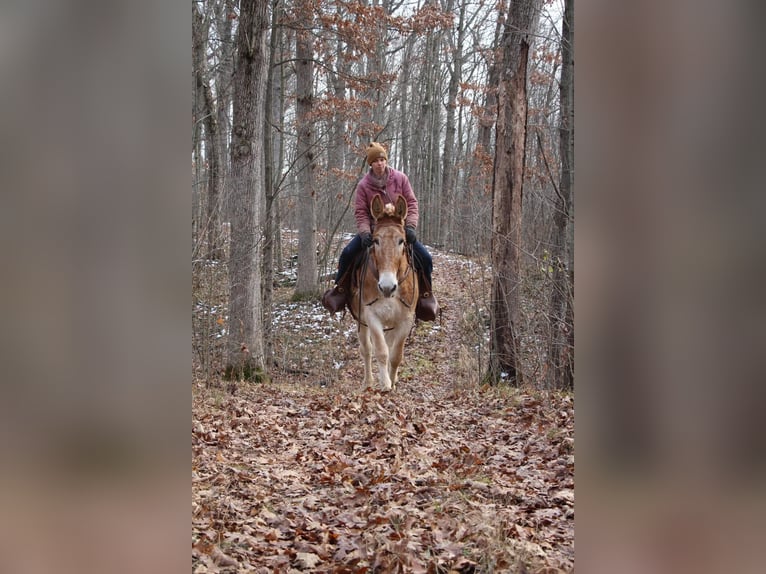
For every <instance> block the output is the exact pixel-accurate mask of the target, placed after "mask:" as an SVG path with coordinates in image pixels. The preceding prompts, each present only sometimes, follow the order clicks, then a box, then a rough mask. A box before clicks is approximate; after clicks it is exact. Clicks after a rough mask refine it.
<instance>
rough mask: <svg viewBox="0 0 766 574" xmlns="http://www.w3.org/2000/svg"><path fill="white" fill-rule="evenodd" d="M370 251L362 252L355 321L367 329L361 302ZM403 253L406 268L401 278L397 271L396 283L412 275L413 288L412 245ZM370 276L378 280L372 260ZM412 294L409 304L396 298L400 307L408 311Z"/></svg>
mask: <svg viewBox="0 0 766 574" xmlns="http://www.w3.org/2000/svg"><path fill="white" fill-rule="evenodd" d="M394 225H396V224H394ZM400 227H401V226H400ZM370 249H371V247H368V248H367V249H366V250H365V252H364V259H363V260H362V266H361V271H360V274H359V279H360V280H359V306H358V309H357V321H358V322H359V324H361V325H364V326H365V327H368V326H369V325H367V323H365V322H363V321H362V300H363V299H364V277H365V275H367V267H368V265H369V264H370V259H371V258H370ZM404 252H405V254H406V257H407V267H406V269H405V270H404V274H402V276H401V277H400V276H399V271H398V270H397V273H396V280H397V282H398V283H399V284H402V283H403V282H404V280H405V279H407V277H408V276H409V275H410V274H412V280H413V286H414V281H416V280H417V278H416V277H415V274H414V273H413V272H412V271H413V269H414V258H413V257H414V256H413V251H412V245H410V244H407V246H406V247H405V250H404ZM372 276H373V277H374V278H375V279H376V280H377V279H379V278H380V274H379V272H378V266H377V265H375V261H374V260H373V261H372ZM399 292H401V289H400V290H399ZM414 293H415V292H414V290H413V297H412V301H410V302H409V303H408V302H407V301H405V300H404V299H403V298H402V296H401V295H399V296H397V299H398V300H399V301H400V302H401V303H402V305H404V306H405V307H407V308H408V309H410V308H412V304H413V303H415V296H414ZM379 299H380V297H375V298H374V299H373V300H372V301H370V302H369V303H365V304H364V306H365V307H369V306H370V305H372V304H374V303H375V302H376V301H378V300H379ZM391 329H393V327H389V328H387V329H383V331H390V330H391Z"/></svg>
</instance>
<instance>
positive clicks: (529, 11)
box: [488, 0, 537, 386]
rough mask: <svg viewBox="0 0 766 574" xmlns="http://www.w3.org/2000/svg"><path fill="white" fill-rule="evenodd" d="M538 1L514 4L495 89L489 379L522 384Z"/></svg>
mask: <svg viewBox="0 0 766 574" xmlns="http://www.w3.org/2000/svg"><path fill="white" fill-rule="evenodd" d="M536 14H537V2H536V0H524V1H521V2H512V3H511V7H510V12H509V17H508V20H507V21H506V24H505V32H504V35H503V41H502V49H503V61H502V69H501V74H500V85H499V88H498V119H497V138H496V139H497V142H496V153H495V167H494V180H493V186H492V201H493V202H492V268H493V280H492V294H491V305H492V312H491V320H490V324H491V333H490V365H489V373H488V376H489V379H490V380H491V381H492V382H497V381H505V382H508V383H510V384H513V385H516V386H520V385H522V384H523V382H524V381H523V379H524V373H523V369H522V366H521V361H520V358H521V357H520V352H519V351H520V347H521V345H520V343H521V332H520V326H521V321H520V317H521V314H520V310H521V284H520V261H521V247H522V245H521V238H522V233H521V231H522V189H523V184H524V162H525V157H526V153H525V151H526V140H527V60H528V55H529V45H530V42H529V39H528V35H529V31H530V29H531V28H532V26H533V24H534V22H535V20H536V17H535V16H536Z"/></svg>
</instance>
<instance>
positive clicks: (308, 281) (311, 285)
mask: <svg viewBox="0 0 766 574" xmlns="http://www.w3.org/2000/svg"><path fill="white" fill-rule="evenodd" d="M312 10H313V9H312V5H311V3H310V2H301V3H299V4H298V5H297V6H296V12H297V20H298V30H297V34H296V45H295V54H296V60H297V62H296V65H297V68H298V71H297V86H296V88H297V94H296V95H297V109H296V122H297V132H298V143H297V152H296V153H297V169H298V280H297V283H296V285H295V294H296V295H298V296H306V295H309V296H311V295H314V294H316V292H317V291H318V289H319V287H318V282H317V254H316V248H317V237H316V235H317V230H316V226H317V224H316V219H317V218H316V204H317V197H316V186H315V181H316V162H315V161H314V154H315V153H316V150H315V149H314V118H313V110H314V89H313V84H314V60H313V57H314V51H313V47H312V41H311V26H312V20H313V11H312Z"/></svg>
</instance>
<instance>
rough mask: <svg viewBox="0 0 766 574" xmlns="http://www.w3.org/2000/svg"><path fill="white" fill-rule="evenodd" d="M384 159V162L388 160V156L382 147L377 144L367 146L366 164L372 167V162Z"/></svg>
mask: <svg viewBox="0 0 766 574" xmlns="http://www.w3.org/2000/svg"><path fill="white" fill-rule="evenodd" d="M381 157H382V158H384V159H385V160H388V154H386V150H385V149H384V148H383V146H382V145H380V144H379V143H378V142H372V143H371V144H370V145H368V146H367V164H368V165H372V162H374V161H375V160H376V159H379V158H381Z"/></svg>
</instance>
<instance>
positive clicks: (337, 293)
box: [322, 273, 351, 314]
mask: <svg viewBox="0 0 766 574" xmlns="http://www.w3.org/2000/svg"><path fill="white" fill-rule="evenodd" d="M350 278H351V273H345V274H344V275H343V277H341V279H340V281H338V283H337V284H336V285H335V287H332V288H331V289H328V290H327V291H325V292H324V294H323V295H322V305H323V306H324V308H325V309H327V310H328V311H329V312H330V313H332V314H335V313H337V312H338V311H342V310H343V308H344V307H345V306H346V304H347V303H348V291H349V287H350V283H351V281H350V280H349V279H350Z"/></svg>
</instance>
